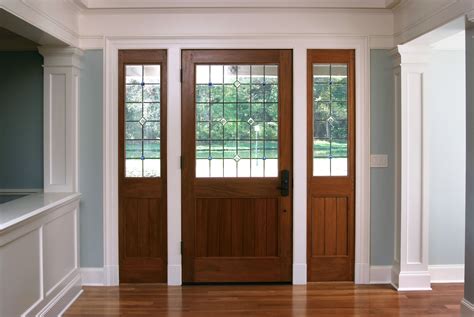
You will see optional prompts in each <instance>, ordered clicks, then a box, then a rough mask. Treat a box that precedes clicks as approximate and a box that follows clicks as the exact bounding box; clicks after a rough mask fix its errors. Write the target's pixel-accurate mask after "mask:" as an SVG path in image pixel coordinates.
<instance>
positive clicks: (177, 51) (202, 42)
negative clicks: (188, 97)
mask: <svg viewBox="0 0 474 317" xmlns="http://www.w3.org/2000/svg"><path fill="white" fill-rule="evenodd" d="M104 46H105V50H104V54H105V55H104V61H105V62H104V67H105V69H104V74H105V78H104V85H105V94H104V98H105V100H104V104H105V107H104V116H103V117H104V148H103V153H104V188H103V194H104V264H105V265H104V267H105V281H104V282H105V285H117V284H118V282H119V278H118V179H117V164H118V161H117V160H118V155H117V153H118V135H117V131H118V130H117V123H118V122H117V120H118V112H117V107H116V105H117V98H118V93H117V91H118V90H117V85H118V84H117V81H118V76H117V74H118V73H117V67H118V66H117V65H118V63H117V56H118V50H119V49H152V48H154V49H157V48H160V49H167V50H168V83H169V84H168V101H169V104H168V109H169V111H168V118H167V119H168V129H169V130H170V131H168V132H169V133H168V135H170V136H171V135H172V136H173V137H174V139H175V140H177V142H169V147H168V154H167V155H168V229H167V232H168V284H169V285H180V284H181V270H182V268H181V253H180V241H181V170H180V166H179V157H180V155H181V144H180V142H179V140H180V138H181V113H180V109H181V86H180V80H179V73H180V66H181V65H180V60H181V50H182V49H206V48H207V49H209V48H212V49H219V48H226V49H238V48H241V49H272V48H273V49H285V48H286V49H293V67H294V75H293V78H294V82H293V89H294V92H293V96H294V100H293V126H294V135H293V138H294V145H293V156H294V157H298V158H300V159H299V161H298V164H295V166H294V199H293V204H294V205H293V214H294V218H293V268H294V272H293V283H295V284H305V283H306V272H305V271H306V269H305V268H306V239H307V237H306V212H307V209H306V208H307V206H306V201H307V199H306V195H307V193H306V192H307V190H306V189H307V175H306V135H307V133H306V132H307V131H306V120H307V115H306V112H307V103H306V51H307V49H355V51H356V92H357V93H356V105H357V106H356V120H357V123H356V143H357V148H356V175H357V179H356V199H355V200H356V206H355V211H356V230H355V231H356V237H355V249H356V250H355V282H356V283H358V284H367V283H369V252H370V105H369V102H370V101H369V88H370V87H369V86H370V85H369V39H368V37H367V36H336V37H335V36H328V35H324V36H322V35H301V36H295V35H291V36H290V35H285V34H282V35H280V36H275V35H272V36H266V35H265V34H260V35H258V36H239V37H234V36H230V35H227V36H205V37H199V36H189V37H186V36H182V37H176V36H174V37H173V36H152V37H106V38H105V45H104ZM303 271H304V272H303Z"/></svg>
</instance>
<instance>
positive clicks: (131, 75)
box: [125, 65, 143, 84]
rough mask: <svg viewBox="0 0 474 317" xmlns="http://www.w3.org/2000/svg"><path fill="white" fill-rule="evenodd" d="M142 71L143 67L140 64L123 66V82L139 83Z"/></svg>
mask: <svg viewBox="0 0 474 317" xmlns="http://www.w3.org/2000/svg"><path fill="white" fill-rule="evenodd" d="M142 73H143V68H142V66H141V65H127V66H125V82H126V83H127V84H141V83H142Z"/></svg>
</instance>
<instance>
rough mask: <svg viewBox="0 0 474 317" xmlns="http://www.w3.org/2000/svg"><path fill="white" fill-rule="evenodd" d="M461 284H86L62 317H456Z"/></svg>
mask: <svg viewBox="0 0 474 317" xmlns="http://www.w3.org/2000/svg"><path fill="white" fill-rule="evenodd" d="M462 297H463V285H462V284H435V285H433V291H432V292H401V293H398V292H396V291H395V290H393V289H392V288H391V287H390V286H388V285H361V286H355V285H353V284H348V283H336V284H326V283H325V284H319V283H318V284H310V285H307V286H292V285H193V286H191V285H189V286H183V287H178V286H174V287H173V286H171V287H167V286H165V285H130V284H129V285H121V286H120V287H85V288H84V293H83V294H82V295H81V296H80V297H79V299H78V300H77V301H76V302H75V303H74V304H73V305H72V306H71V307H70V308H69V310H68V311H67V312H66V314H65V315H64V316H119V315H120V316H183V317H185V316H193V317H200V316H206V317H213V316H226V317H228V316H245V317H250V316H383V317H386V316H459V313H460V302H461V299H462Z"/></svg>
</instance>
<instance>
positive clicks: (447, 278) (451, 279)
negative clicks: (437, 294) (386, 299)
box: [370, 264, 464, 284]
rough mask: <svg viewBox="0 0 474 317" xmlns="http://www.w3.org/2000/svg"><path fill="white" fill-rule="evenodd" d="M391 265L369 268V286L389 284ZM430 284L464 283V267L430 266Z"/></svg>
mask: <svg viewBox="0 0 474 317" xmlns="http://www.w3.org/2000/svg"><path fill="white" fill-rule="evenodd" d="M391 270H392V266H391V265H380V266H377V265H373V266H371V267H370V284H390V283H391ZM428 271H429V273H430V275H431V283H464V265H463V264H451V265H430V266H429V267H428Z"/></svg>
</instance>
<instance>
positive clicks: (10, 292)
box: [0, 193, 81, 317]
mask: <svg viewBox="0 0 474 317" xmlns="http://www.w3.org/2000/svg"><path fill="white" fill-rule="evenodd" d="M35 195H41V196H42V197H43V198H44V199H43V200H44V201H49V202H50V203H49V205H46V206H43V205H41V206H38V208H39V207H41V208H40V210H41V212H38V213H35V212H31V213H30V214H31V216H30V217H26V218H22V220H21V221H18V222H11V223H12V224H11V225H10V226H4V227H2V229H1V230H0V285H2V292H0V316H2V317H3V316H5V317H10V316H25V317H27V316H51V317H52V316H59V315H60V314H61V312H62V311H63V310H64V309H65V308H66V307H67V306H68V305H69V304H70V303H71V302H72V300H73V299H74V298H75V297H76V296H77V295H78V294H79V293H80V292H81V275H80V271H79V268H78V265H79V253H78V251H79V249H78V243H79V242H78V241H79V240H78V221H77V219H78V212H79V197H80V195H79V194H77V193H71V194H64V195H59V196H58V195H57V194H35ZM24 199H27V198H24ZM21 200H22V199H21V198H20V199H18V200H17V201H16V203H15V201H14V202H12V203H10V204H9V205H8V206H9V208H11V209H15V208H17V209H18V208H19V207H20V206H24V205H25V204H24V203H23V204H22V202H21ZM31 201H32V202H35V200H31ZM15 206H17V207H15ZM6 209H7V207H5V208H4V209H2V210H1V211H2V212H8V211H9V210H6ZM3 286H7V287H3Z"/></svg>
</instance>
